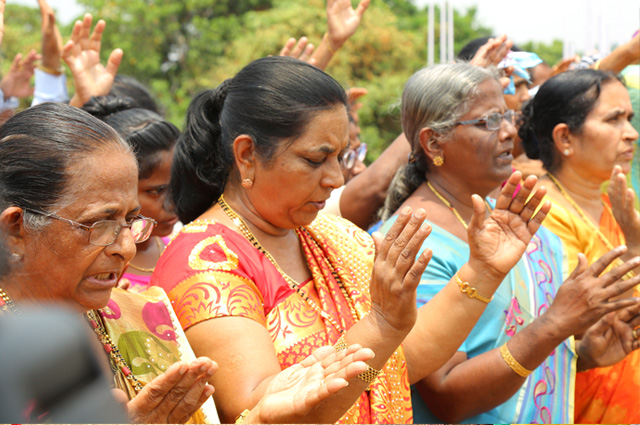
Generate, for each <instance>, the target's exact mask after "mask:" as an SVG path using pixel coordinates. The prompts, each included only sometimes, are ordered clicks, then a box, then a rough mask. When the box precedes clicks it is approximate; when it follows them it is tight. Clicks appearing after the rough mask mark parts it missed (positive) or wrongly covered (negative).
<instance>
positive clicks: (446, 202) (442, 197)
mask: <svg viewBox="0 0 640 425" xmlns="http://www.w3.org/2000/svg"><path fill="white" fill-rule="evenodd" d="M427 186H429V189H431V191H432V192H433V194H434V195H436V196H437V197H438V199H440V200H441V201H442V203H443V204H445V205H446V206H447V207H449V209H450V210H451V212H453V214H454V215H455V216H456V218H457V219H458V221H459V222H460V223H461V224H462V226H463V227H464V228H465V229H468V228H469V225H468V224H467V222H466V221H464V219H463V218H462V216H461V215H460V213H459V212H458V210H456V208H455V207H454V206H453V204H452V203H451V202H449V201H447V198H445V197H444V196H442V194H441V193H440V192H438V191H437V190H436V188H435V187H433V185H432V184H431V182H430V181H429V180H427ZM484 204H485V206H486V207H487V209H488V210H489V211H491V207H490V206H489V204H488V203H487V200H486V199H485V201H484Z"/></svg>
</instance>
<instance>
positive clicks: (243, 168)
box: [233, 134, 257, 187]
mask: <svg viewBox="0 0 640 425" xmlns="http://www.w3.org/2000/svg"><path fill="white" fill-rule="evenodd" d="M233 154H234V156H235V161H236V166H237V167H238V171H239V172H240V180H241V181H242V182H243V187H246V186H245V184H246V183H245V181H251V182H252V183H253V179H254V177H255V164H256V160H257V158H256V150H255V143H254V142H253V138H252V137H251V136H248V135H246V134H241V135H239V136H238V137H236V138H235V140H234V141H233Z"/></svg>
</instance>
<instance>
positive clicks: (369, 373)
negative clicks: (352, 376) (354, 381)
mask: <svg viewBox="0 0 640 425" xmlns="http://www.w3.org/2000/svg"><path fill="white" fill-rule="evenodd" d="M378 375H380V371H379V370H378V369H374V368H372V367H371V366H369V365H367V370H365V371H364V372H362V373H361V374H360V375H358V378H360V379H361V380H363V381H364V382H366V383H367V384H369V385H367V391H369V389H370V386H371V384H372V383H373V381H375V380H376V378H377V377H378Z"/></svg>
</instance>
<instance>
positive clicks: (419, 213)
mask: <svg viewBox="0 0 640 425" xmlns="http://www.w3.org/2000/svg"><path fill="white" fill-rule="evenodd" d="M425 215H427V212H426V211H425V210H423V209H422V208H420V209H419V210H418V211H416V213H415V216H416V218H424V216H425Z"/></svg>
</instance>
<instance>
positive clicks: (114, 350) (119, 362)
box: [86, 310, 143, 395]
mask: <svg viewBox="0 0 640 425" xmlns="http://www.w3.org/2000/svg"><path fill="white" fill-rule="evenodd" d="M86 316H87V320H88V321H89V323H90V324H91V327H92V328H93V331H94V332H95V333H96V335H98V339H99V340H100V342H101V343H102V346H103V347H104V351H106V352H107V355H109V357H110V358H111V359H112V360H113V362H114V363H115V365H116V367H118V368H119V369H120V371H121V372H122V374H123V375H124V376H125V378H127V380H128V381H129V382H130V383H131V385H132V386H133V389H134V391H135V393H136V395H137V394H138V393H139V392H140V391H142V388H143V386H142V383H141V382H140V381H139V380H138V378H136V376H135V375H134V374H133V372H132V371H131V368H130V367H129V365H128V364H127V361H126V360H125V359H124V357H122V354H121V353H120V350H118V346H117V345H115V344H114V343H113V341H112V340H111V337H110V336H109V334H108V333H107V331H106V329H105V328H104V327H103V326H102V324H101V323H100V320H99V319H98V317H97V316H96V313H94V311H93V310H89V311H87V314H86Z"/></svg>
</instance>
